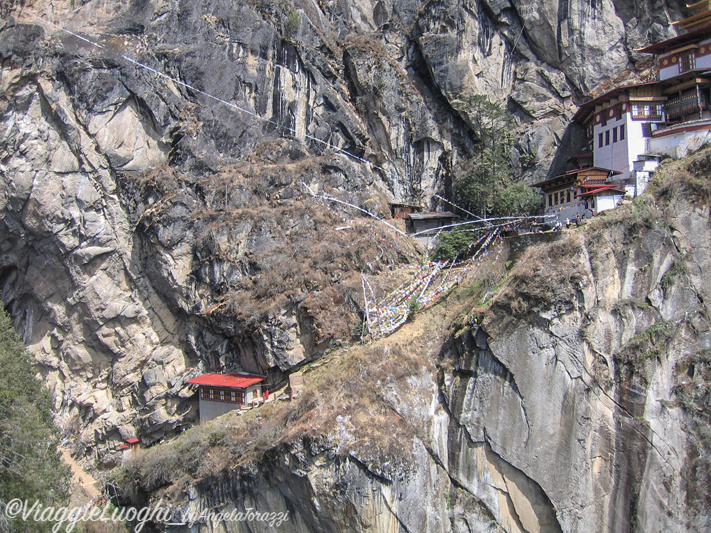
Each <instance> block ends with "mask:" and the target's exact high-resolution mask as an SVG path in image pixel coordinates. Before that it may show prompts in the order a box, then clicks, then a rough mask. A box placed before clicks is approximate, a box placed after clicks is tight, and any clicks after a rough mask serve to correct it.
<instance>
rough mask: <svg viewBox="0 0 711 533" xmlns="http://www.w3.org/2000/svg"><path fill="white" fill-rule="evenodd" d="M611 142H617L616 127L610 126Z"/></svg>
mask: <svg viewBox="0 0 711 533" xmlns="http://www.w3.org/2000/svg"><path fill="white" fill-rule="evenodd" d="M612 142H613V143H616V142H617V128H612Z"/></svg>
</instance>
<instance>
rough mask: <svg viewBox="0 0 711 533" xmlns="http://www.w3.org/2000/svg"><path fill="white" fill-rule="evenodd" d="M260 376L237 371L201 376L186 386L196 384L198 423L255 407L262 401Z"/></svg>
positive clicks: (191, 380) (190, 380)
mask: <svg viewBox="0 0 711 533" xmlns="http://www.w3.org/2000/svg"><path fill="white" fill-rule="evenodd" d="M264 380H265V377H264V376H258V375H256V374H246V373H242V372H238V373H236V374H217V373H211V374H203V375H202V376H198V377H196V378H192V379H189V380H188V381H186V383H191V384H193V385H198V398H199V402H200V404H199V409H200V422H207V421H208V420H212V419H213V418H217V417H218V416H220V415H224V414H225V413H229V412H230V411H234V410H235V409H245V408H249V407H252V406H255V405H258V404H259V403H261V402H262V401H263V396H262V383H263V382H264Z"/></svg>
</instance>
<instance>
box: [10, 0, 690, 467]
mask: <svg viewBox="0 0 711 533" xmlns="http://www.w3.org/2000/svg"><path fill="white" fill-rule="evenodd" d="M678 8H679V3H678V2H664V1H659V2H645V3H639V2H623V1H619V2H615V3H612V2H588V1H582V0H581V1H570V2H559V3H557V4H556V3H554V2H549V3H543V5H541V3H540V2H519V1H511V2H509V1H496V2H493V1H478V2H477V1H472V2H455V3H452V2H436V1H432V2H414V1H406V0H405V1H383V0H380V1H378V2H358V1H348V2H310V1H305V2H296V3H293V4H292V3H288V4H283V3H272V2H269V1H245V2H240V3H237V4H235V3H234V2H227V1H223V0H214V1H211V2H203V3H195V2H178V1H165V2H162V1H153V2H131V3H129V4H125V3H120V2H66V1H65V2H52V3H45V2H6V3H4V4H3V6H2V7H0V10H1V11H2V14H3V17H2V21H3V22H2V23H0V24H1V26H0V56H1V58H2V74H1V78H0V87H1V91H2V93H1V96H0V139H1V140H0V185H1V186H2V191H3V194H2V197H1V200H0V201H1V202H2V205H1V212H2V229H1V231H0V238H1V239H2V240H1V242H0V250H1V251H2V252H1V254H0V286H1V287H2V300H3V302H4V304H5V305H6V307H7V308H8V309H9V310H10V311H11V313H12V316H13V317H14V320H15V324H16V326H17V327H18V329H19V330H20V331H21V332H22V335H23V337H24V339H25V341H26V342H27V344H28V345H29V346H30V349H31V350H32V352H33V353H34V354H35V357H36V359H37V361H38V363H39V364H40V368H41V369H42V372H43V374H44V375H45V377H46V380H47V383H48V385H49V386H50V387H51V388H52V390H53V392H54V397H55V402H56V409H57V417H58V420H59V421H60V423H61V424H62V425H63V426H64V427H65V428H66V429H67V430H69V431H71V432H73V433H74V434H77V435H78V436H79V439H80V440H81V441H82V442H83V443H84V444H85V445H86V447H87V448H86V449H87V450H89V449H90V450H93V452H94V453H95V454H96V455H95V458H97V459H100V460H105V461H107V462H108V463H111V461H113V460H114V459H115V456H110V455H107V452H110V451H113V450H115V448H116V445H117V444H118V443H119V442H120V441H121V440H122V439H124V438H126V437H129V436H132V435H133V434H135V433H138V434H140V435H141V436H142V437H143V438H144V439H145V440H146V441H147V442H151V441H154V440H156V439H159V438H160V437H162V436H163V435H164V434H165V433H167V432H171V431H173V430H175V429H176V428H178V427H180V426H181V425H183V424H186V423H189V422H190V421H191V420H192V419H193V418H194V415H195V413H194V405H193V404H191V403H190V402H187V401H186V400H185V398H184V396H185V395H186V394H188V393H186V392H185V389H184V387H183V382H184V380H185V379H186V378H187V377H189V376H190V375H191V374H190V372H199V371H200V370H202V369H205V370H234V369H245V370H250V371H259V372H264V373H268V374H270V376H271V377H272V379H273V380H274V381H278V380H279V379H281V377H282V375H283V374H282V373H283V372H284V371H287V370H288V369H289V368H292V367H293V366H294V365H299V364H302V363H304V362H307V361H310V360H313V359H315V358H318V357H320V356H321V355H322V354H323V353H324V351H325V350H327V349H328V348H329V346H332V344H333V342H334V339H337V338H338V337H342V336H344V335H347V332H348V331H349V330H350V328H351V327H352V326H353V325H354V324H355V322H356V321H357V315H356V314H355V311H357V309H358V305H359V304H358V299H357V297H356V294H357V292H358V290H359V287H358V285H359V277H358V273H359V272H360V271H366V272H368V273H372V274H373V275H375V276H377V275H378V273H379V272H381V271H382V265H383V264H390V263H395V262H398V261H401V262H402V261H407V260H408V257H411V255H408V254H412V253H413V252H414V250H413V249H412V248H411V245H408V244H407V243H405V242H404V241H401V240H398V239H397V238H396V237H393V236H392V235H390V234H385V233H384V231H383V229H382V227H379V228H375V226H373V227H367V226H363V225H360V226H359V225H358V224H355V223H353V224H352V223H351V222H353V221H352V220H350V219H351V218H352V217H353V215H352V214H350V213H348V212H342V213H341V214H345V216H346V217H347V220H346V221H345V223H343V224H341V222H340V221H339V220H338V218H336V216H335V215H333V214H332V211H330V210H329V209H328V208H327V207H326V206H322V205H318V204H316V203H313V202H312V200H310V199H309V197H308V195H306V194H305V192H304V191H305V189H304V187H303V186H302V183H304V184H307V185H309V186H311V187H312V188H313V189H317V190H324V189H325V190H329V191H332V192H335V193H336V194H338V195H339V196H340V197H341V198H343V199H345V200H348V201H351V202H353V203H357V204H358V205H361V206H363V207H366V208H368V209H370V210H371V211H374V212H376V213H380V214H384V213H387V201H388V200H404V201H409V200H417V201H422V202H423V203H424V204H429V205H434V201H433V194H434V193H437V192H447V191H450V190H451V183H452V176H453V173H454V172H456V168H457V166H458V164H459V163H460V162H461V161H463V160H466V159H467V158H468V157H471V154H472V150H473V139H472V138H471V132H470V129H469V126H468V123H469V121H470V120H471V117H469V115H468V110H467V101H468V98H469V97H470V96H471V95H472V94H476V93H486V94H489V95H490V97H491V98H493V99H496V100H498V101H500V102H503V103H505V105H506V106H507V107H508V108H509V109H510V110H512V111H513V112H515V114H516V115H517V117H518V120H519V122H520V132H519V133H520V135H519V141H518V143H517V148H516V150H517V151H516V154H517V157H518V155H520V154H524V155H526V156H527V157H526V158H523V159H522V161H526V163H525V165H524V164H523V163H520V164H519V168H518V170H520V171H521V172H522V173H524V174H525V175H526V176H528V177H529V178H536V177H541V176H542V175H544V174H545V173H546V172H547V170H548V167H549V165H550V163H551V160H552V158H553V155H554V153H555V151H556V149H557V148H558V146H559V144H560V139H561V138H562V137H563V135H564V131H565V126H566V124H567V121H568V120H569V118H570V116H571V114H572V112H573V111H574V110H575V105H576V102H578V101H579V99H580V98H581V96H582V95H583V94H585V93H587V92H588V91H590V90H592V89H594V88H595V87H597V86H599V85H600V84H604V83H605V82H608V81H609V80H612V79H615V78H618V77H620V76H624V75H627V74H629V75H632V74H633V73H634V71H636V70H637V69H641V68H643V67H644V62H643V60H642V58H640V57H638V56H637V54H636V53H635V52H634V49H635V48H637V47H638V46H640V45H642V44H646V43H647V42H649V41H653V40H656V39H659V38H662V37H665V36H668V35H669V30H668V27H667V25H666V22H667V21H668V19H669V18H672V19H673V18H677V16H676V13H677V12H678ZM37 17H40V18H37ZM48 21H49V22H52V23H54V24H57V25H58V26H60V27H63V28H65V29H68V30H70V31H72V32H74V33H75V34H81V35H82V36H84V38H85V39H89V40H90V41H91V42H87V41H86V40H82V39H80V38H79V37H77V35H71V34H69V33H66V32H63V31H59V30H58V29H57V27H55V26H52V25H51V24H49V23H48ZM92 43H93V44H92ZM123 56H126V57H129V58H132V59H133V60H135V61H139V62H140V63H142V64H144V65H147V66H150V67H151V68H154V69H158V70H159V71H160V72H162V73H163V74H164V75H157V74H155V73H154V72H152V71H150V70H147V69H146V68H144V67H141V66H140V65H138V64H137V63H135V62H132V61H130V60H127V59H126V58H125V57H123ZM186 84H187V85H186ZM206 93H207V94H210V95H213V96H217V97H219V98H220V99H221V100H223V102H218V101H216V100H215V99H214V98H210V97H209V96H206ZM234 106H238V107H239V108H240V109H241V110H238V109H235V107H234ZM314 139H319V140H321V141H326V142H327V143H328V145H325V144H323V143H322V142H320V141H318V140H314ZM344 151H345V152H347V153H348V154H351V155H346V154H345V152H344ZM353 156H356V157H353ZM358 157H365V158H367V159H368V160H369V161H370V162H371V163H373V164H364V163H363V162H362V161H361V160H359V159H357V158H358ZM532 161H536V162H537V164H536V165H534V166H531V165H532V163H531V162H532ZM341 225H343V226H351V228H350V230H352V231H353V232H352V233H345V231H346V230H343V231H341V232H340V233H339V232H338V231H336V229H335V228H336V227H340V226H341ZM376 234H377V238H374V235H376ZM393 235H394V234H393ZM304 266H306V267H307V268H304ZM304 272H305V273H304ZM388 279H389V280H390V281H388V282H386V281H385V278H383V282H382V284H383V287H384V288H385V287H387V286H388V283H390V284H392V283H393V280H392V278H388ZM630 312H632V311H630ZM334 317H335V318H336V319H337V320H334ZM452 394H454V395H455V396H456V397H457V398H459V396H457V394H459V393H456V394H455V392H453V393H452ZM112 457H113V458H114V459H112Z"/></svg>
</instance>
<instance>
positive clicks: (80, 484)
mask: <svg viewBox="0 0 711 533" xmlns="http://www.w3.org/2000/svg"><path fill="white" fill-rule="evenodd" d="M59 449H60V450H61V452H62V459H63V460H64V462H65V463H67V464H68V465H69V468H71V469H72V483H73V484H74V486H75V487H76V488H77V489H79V490H82V491H84V492H85V493H86V495H87V496H88V497H89V499H91V498H96V497H98V496H101V492H100V491H99V482H98V481H97V480H96V479H94V477H93V476H92V475H91V474H89V473H88V472H86V471H85V470H84V469H83V468H82V467H81V466H79V464H78V463H77V462H76V461H75V460H74V458H73V457H72V456H71V454H70V453H69V452H68V451H67V450H65V449H64V448H59Z"/></svg>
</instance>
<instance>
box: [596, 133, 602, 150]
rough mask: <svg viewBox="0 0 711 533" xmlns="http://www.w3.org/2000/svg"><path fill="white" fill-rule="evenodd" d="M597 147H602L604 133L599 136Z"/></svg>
mask: <svg viewBox="0 0 711 533" xmlns="http://www.w3.org/2000/svg"><path fill="white" fill-rule="evenodd" d="M597 147H598V148H602V133H600V134H599V135H598V136H597Z"/></svg>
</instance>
